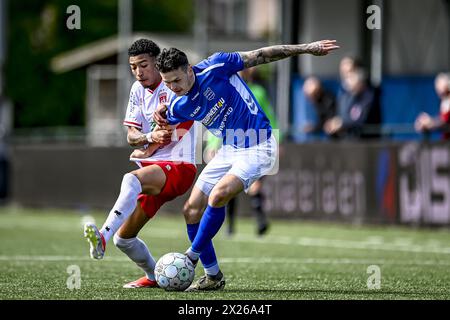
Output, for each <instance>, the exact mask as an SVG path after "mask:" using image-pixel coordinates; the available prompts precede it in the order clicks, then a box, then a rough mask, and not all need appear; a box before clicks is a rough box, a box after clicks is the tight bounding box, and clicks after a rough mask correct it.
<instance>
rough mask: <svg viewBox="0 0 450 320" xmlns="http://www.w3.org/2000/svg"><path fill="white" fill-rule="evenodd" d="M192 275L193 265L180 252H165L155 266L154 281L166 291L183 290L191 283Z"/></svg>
mask: <svg viewBox="0 0 450 320" xmlns="http://www.w3.org/2000/svg"><path fill="white" fill-rule="evenodd" d="M194 275H195V268H194V265H193V264H192V262H191V260H189V258H188V257H187V256H186V255H184V254H182V253H177V252H171V253H167V254H165V255H163V256H162V257H161V258H160V259H159V260H158V262H157V263H156V266H155V278H156V282H158V285H159V286H160V287H161V288H163V289H165V290H167V291H184V290H185V289H186V288H187V287H189V286H190V285H191V283H192V281H193V280H194Z"/></svg>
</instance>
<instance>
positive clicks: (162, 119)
mask: <svg viewBox="0 0 450 320" xmlns="http://www.w3.org/2000/svg"><path fill="white" fill-rule="evenodd" d="M166 118H167V106H166V105H164V104H160V105H158V107H157V108H156V110H155V112H154V113H153V120H155V122H156V123H157V124H158V125H160V126H164V125H167V124H168V121H167V119H166Z"/></svg>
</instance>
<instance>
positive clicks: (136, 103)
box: [123, 81, 197, 165]
mask: <svg viewBox="0 0 450 320" xmlns="http://www.w3.org/2000/svg"><path fill="white" fill-rule="evenodd" d="M174 98H176V95H175V94H174V93H173V92H172V91H171V90H170V89H169V88H167V87H166V85H165V84H164V82H162V81H161V83H160V84H159V85H158V87H157V88H156V89H155V90H150V89H146V88H144V87H143V86H142V85H141V84H140V83H139V81H136V82H135V83H134V84H133V86H132V87H131V91H130V99H129V100H128V106H127V112H126V115H125V119H124V121H123V124H124V125H125V126H129V127H136V128H138V129H139V130H140V131H142V132H143V133H148V132H150V131H151V128H152V124H153V113H154V112H155V110H156V108H157V107H158V105H159V104H169V102H171V101H172V99H174ZM196 141H197V138H196V126H195V125H194V121H187V122H183V123H179V124H178V125H177V129H176V130H174V134H173V136H172V142H171V143H170V144H168V145H166V146H164V147H161V148H160V149H158V150H157V151H155V152H154V153H153V155H152V156H151V157H149V158H146V159H136V158H130V160H132V161H182V162H188V163H192V164H194V165H195V163H196V161H195V146H196Z"/></svg>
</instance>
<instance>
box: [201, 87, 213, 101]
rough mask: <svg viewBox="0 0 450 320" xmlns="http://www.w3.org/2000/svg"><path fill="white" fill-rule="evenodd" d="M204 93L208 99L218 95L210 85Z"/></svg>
mask: <svg viewBox="0 0 450 320" xmlns="http://www.w3.org/2000/svg"><path fill="white" fill-rule="evenodd" d="M203 95H204V96H205V98H206V99H208V101H211V100H212V99H214V98H215V96H216V94H215V93H214V91H212V90H211V88H210V87H208V88H206V90H205V92H204V93H203Z"/></svg>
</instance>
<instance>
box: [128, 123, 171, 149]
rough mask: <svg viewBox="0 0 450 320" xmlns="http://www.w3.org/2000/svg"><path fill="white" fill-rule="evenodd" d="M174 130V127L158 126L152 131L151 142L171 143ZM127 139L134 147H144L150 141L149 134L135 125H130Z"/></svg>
mask: <svg viewBox="0 0 450 320" xmlns="http://www.w3.org/2000/svg"><path fill="white" fill-rule="evenodd" d="M172 131H173V129H172V128H171V127H170V126H166V127H164V128H161V127H159V126H158V127H156V128H155V129H154V130H153V131H152V133H151V141H152V143H151V144H169V143H170V141H171V140H170V139H171V136H172ZM127 141H128V144H129V145H130V146H132V147H142V146H144V145H146V144H148V143H149V139H148V137H147V135H146V134H144V133H142V132H141V131H140V130H138V129H137V128H135V127H128V134H127Z"/></svg>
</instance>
